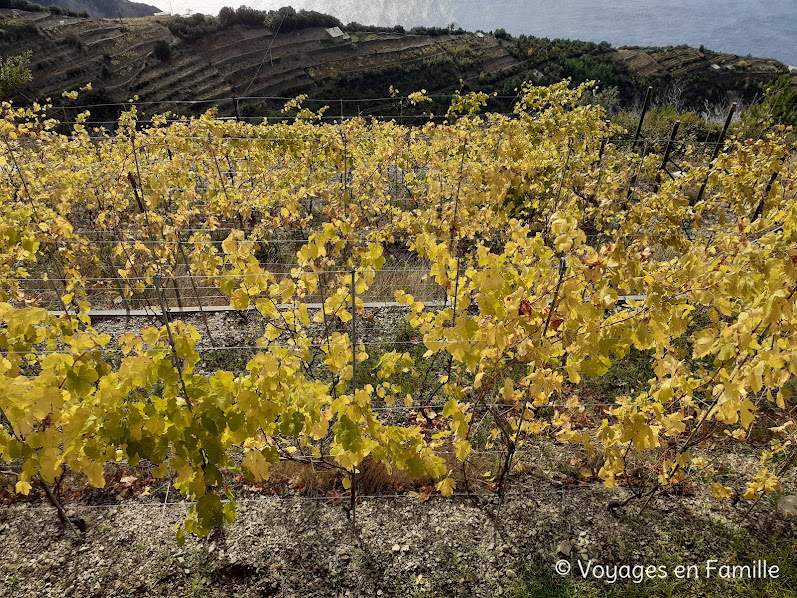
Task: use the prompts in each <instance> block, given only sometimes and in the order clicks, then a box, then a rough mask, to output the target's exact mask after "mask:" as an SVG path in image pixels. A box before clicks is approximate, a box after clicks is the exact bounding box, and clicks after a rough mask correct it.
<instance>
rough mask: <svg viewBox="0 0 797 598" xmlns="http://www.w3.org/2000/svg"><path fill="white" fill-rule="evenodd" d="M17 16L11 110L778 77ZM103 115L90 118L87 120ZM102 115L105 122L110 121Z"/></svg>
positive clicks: (399, 40)
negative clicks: (23, 79) (60, 103)
mask: <svg viewBox="0 0 797 598" xmlns="http://www.w3.org/2000/svg"><path fill="white" fill-rule="evenodd" d="M15 12H16V16H12V15H11V11H9V10H0V14H1V13H4V14H5V17H6V18H7V20H6V21H5V23H4V25H3V27H2V30H3V34H2V35H0V53H3V54H16V53H21V52H23V51H25V50H31V51H32V53H33V56H32V59H31V62H30V69H31V72H32V74H33V81H32V82H31V83H30V84H29V85H28V86H27V87H26V88H25V89H24V90H22V92H23V93H24V95H23V94H20V95H19V97H18V98H17V101H18V102H20V101H23V102H25V101H32V100H34V99H40V100H41V99H44V98H47V97H51V98H54V99H57V100H60V95H61V92H62V91H63V90H66V89H77V88H78V87H81V86H83V85H85V84H86V83H88V82H91V83H92V85H93V87H94V91H93V92H91V93H90V94H87V95H84V96H83V97H82V98H81V103H114V102H125V101H127V100H128V99H130V98H132V97H133V96H134V95H137V96H138V98H139V99H140V100H141V101H149V102H170V101H172V102H173V101H202V100H211V99H220V98H233V97H238V98H240V97H243V96H257V97H259V98H264V97H270V96H278V97H293V96H296V95H298V94H300V93H304V94H307V95H308V96H309V97H310V98H335V99H337V98H342V99H344V100H346V99H349V100H360V99H362V98H384V97H386V96H387V95H388V90H389V87H390V86H391V85H393V86H394V87H395V88H397V89H399V90H400V91H401V93H403V94H407V93H410V92H412V91H416V90H418V89H422V88H423V89H426V90H428V91H429V92H430V93H451V92H453V91H456V90H458V89H471V90H485V91H498V92H499V93H503V94H507V95H514V88H515V87H517V85H518V84H519V83H520V82H521V81H523V80H527V79H531V80H534V81H535V82H538V83H550V82H553V81H557V80H560V79H561V78H562V77H566V76H571V77H573V79H574V80H576V81H578V80H584V79H600V80H601V82H602V83H601V84H602V86H604V87H606V86H612V85H616V86H618V87H619V88H620V91H621V95H622V96H623V97H626V98H632V97H633V96H634V94H636V95H637V96H638V95H639V93H641V91H640V90H644V88H645V87H646V86H647V85H648V84H653V85H656V86H657V87H658V88H661V89H664V88H665V87H667V86H671V85H672V84H673V83H678V84H680V85H682V86H685V87H686V88H687V96H686V97H687V98H688V99H689V100H690V101H691V102H692V104H693V105H700V104H701V103H702V102H703V100H704V99H705V98H710V99H712V100H714V99H716V98H719V99H722V96H723V94H727V93H729V92H734V93H737V94H740V95H742V96H745V94H747V95H749V96H750V97H751V98H752V97H753V96H754V94H756V93H759V84H760V83H762V82H766V81H770V80H772V79H775V78H777V76H778V75H780V74H783V73H785V72H787V68H786V67H785V66H784V65H783V64H781V63H779V62H777V61H775V60H770V59H751V58H747V59H742V58H741V57H738V56H732V55H725V54H716V53H711V52H709V51H708V50H705V51H698V50H696V49H694V48H688V47H686V46H679V47H676V48H658V49H656V48H635V49H620V50H617V49H614V48H612V47H611V46H609V45H608V44H589V43H586V42H563V41H562V40H556V41H554V42H551V41H549V40H542V39H539V38H533V43H531V44H530V43H528V42H529V40H528V39H526V40H512V39H504V38H498V37H495V36H493V35H490V34H478V33H466V32H457V31H445V32H440V31H436V32H435V34H434V35H422V34H414V33H413V32H410V33H406V32H402V31H391V30H381V31H375V30H360V31H356V30H350V31H349V33H350V35H351V40H350V41H346V42H344V43H335V42H334V41H333V40H332V39H331V38H330V37H329V35H328V34H327V33H326V31H325V30H324V28H323V27H309V28H304V29H297V30H293V31H288V32H285V31H278V32H275V31H272V30H271V29H269V28H267V27H248V26H244V25H241V24H235V25H230V26H227V27H224V28H221V29H218V28H216V29H215V30H213V29H208V30H207V31H201V32H200V33H199V34H193V35H191V36H183V37H178V36H176V35H174V34H173V33H172V31H171V30H170V27H169V25H170V24H172V29H175V28H174V25H173V23H174V22H175V21H174V20H172V19H171V18H158V17H145V18H130V19H115V20H107V19H77V18H64V17H54V16H53V15H49V14H48V13H26V12H20V11H15ZM182 21H187V20H186V19H183V20H182ZM175 30H176V29H175ZM529 39H530V38H529ZM156 42H161V46H162V47H163V46H164V44H163V42H165V44H166V45H168V50H167V51H166V53H165V54H164V53H163V52H161V53H160V54H158V55H157V56H156V52H155V44H156ZM524 44H525V45H524ZM158 56H159V57H158ZM689 93H692V94H693V96H694V97H692V96H689ZM711 94H713V95H711ZM282 103H283V101H282V100H278V99H274V100H267V99H254V100H252V99H245V100H238V101H237V102H233V101H229V100H228V101H226V102H222V103H220V105H219V110H220V113H221V114H222V115H228V116H229V115H233V114H234V113H235V108H236V104H237V108H238V110H239V114H240V115H241V116H248V115H252V116H255V115H256V116H263V115H268V114H274V113H275V112H276V111H277V110H278V109H279V107H280V106H281V105H282ZM510 103H511V102H510V101H509V100H507V102H506V107H508V106H509V104H510ZM210 105H212V104H210V103H208V104H200V105H199V107H204V106H210ZM396 106H397V102H390V101H387V102H375V103H369V102H353V101H352V102H346V103H341V105H340V106H337V105H336V106H335V107H334V108H333V109H332V110H334V111H335V114H339V111H340V110H343V111H344V112H345V113H346V114H350V113H355V114H356V113H361V114H383V115H384V114H391V113H393V112H395V111H396V110H397V108H396ZM497 107H499V108H500V106H494V107H493V108H494V109H495V108H497ZM178 108H181V109H182V110H183V111H185V109H186V107H185V106H177V105H175V104H171V105H169V104H166V103H163V104H161V109H163V110H174V111H178V110H177V109H178ZM102 112H103V110H95V115H100V116H102V114H101V113H102ZM106 112H108V114H106V115H105V116H109V117H110V116H111V114H110V112H111V111H110V110H106ZM98 113H99V114H98Z"/></svg>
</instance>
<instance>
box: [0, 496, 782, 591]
mask: <svg viewBox="0 0 797 598" xmlns="http://www.w3.org/2000/svg"><path fill="white" fill-rule="evenodd" d="M172 497H173V498H172V501H173V500H175V498H176V500H178V501H179V497H175V495H172ZM616 497H617V495H615V494H614V493H612V492H611V491H609V490H608V489H605V488H602V487H600V486H598V485H591V486H587V487H577V488H571V489H565V488H556V487H554V486H552V485H546V484H540V485H538V486H536V487H535V488H533V489H532V490H530V491H528V492H526V493H524V495H522V496H516V497H511V498H509V499H508V500H507V501H506V503H505V504H504V505H503V508H502V509H501V512H500V514H499V517H498V519H497V525H496V523H495V522H494V519H493V517H492V516H491V515H490V514H488V513H492V514H493V515H494V513H495V505H492V507H490V508H488V509H486V511H485V510H483V509H481V508H477V507H476V506H474V505H473V504H472V503H471V502H470V501H469V500H467V499H465V498H453V499H444V498H442V497H437V496H435V497H432V498H431V499H429V500H426V501H424V502H420V501H419V500H418V499H417V498H412V497H402V498H382V499H377V498H368V499H366V500H364V501H363V503H362V504H360V505H359V506H358V507H357V511H356V515H355V517H356V519H355V521H352V520H351V519H347V517H346V515H345V513H344V512H343V511H342V509H341V508H340V507H338V506H333V505H332V504H331V502H330V501H328V500H315V499H309V498H302V497H293V498H278V497H272V498H258V499H253V500H250V501H243V502H241V503H240V504H239V507H238V517H237V519H236V521H235V522H234V523H233V524H232V525H231V526H229V527H228V528H227V529H226V532H225V538H224V539H220V538H216V539H215V540H201V541H200V540H196V539H189V540H188V541H187V542H186V544H185V546H183V547H182V548H181V547H178V545H177V543H176V541H175V526H176V525H177V524H178V523H179V521H180V520H181V518H182V517H183V516H184V515H185V512H186V511H187V508H188V506H187V505H186V504H185V503H180V502H172V501H170V503H169V504H167V505H165V506H164V505H163V504H160V503H157V502H139V501H143V500H145V499H144V498H141V497H139V498H136V497H135V496H133V497H131V498H127V499H124V498H121V497H118V500H117V502H118V504H105V505H95V506H82V507H72V508H70V509H69V512H70V514H71V515H74V516H78V517H80V518H82V519H83V520H84V521H85V523H86V532H85V534H84V536H83V538H82V539H80V540H77V539H76V538H75V537H74V536H73V535H72V534H71V532H68V531H66V530H65V529H64V528H63V527H62V526H61V524H60V523H59V521H58V519H57V517H56V514H55V512H54V510H53V509H52V508H51V507H50V506H49V505H48V504H46V502H44V501H43V500H42V501H36V502H28V503H16V504H12V505H6V506H3V507H2V508H0V545H2V546H3V556H2V557H0V561H2V566H1V568H0V594H2V595H5V596H37V597H38V596H156V595H160V596H285V597H288V596H297V597H298V596H302V597H307V596H319V597H321V596H324V597H326V596H330V597H333V596H334V597H339V596H497V595H511V596H521V595H537V594H524V593H523V590H524V585H523V584H524V583H527V582H528V580H529V576H536V577H539V576H541V575H542V576H548V577H551V576H553V575H554V574H553V566H554V565H555V563H556V562H557V561H558V560H559V559H564V560H567V561H568V562H570V563H572V564H573V567H574V569H573V573H572V574H571V575H568V576H563V578H562V579H563V580H564V581H567V582H568V583H571V582H572V580H573V578H574V577H575V578H577V577H579V573H578V569H577V568H576V565H577V564H578V563H577V561H579V560H581V561H583V562H588V561H589V560H593V562H595V563H603V564H629V565H637V564H642V565H664V566H667V567H670V568H672V567H675V566H676V565H678V564H684V565H689V564H692V563H698V564H700V563H703V562H704V561H706V560H707V559H717V560H718V562H719V563H723V562H736V561H738V562H744V561H746V560H748V559H755V558H769V562H770V563H772V562H776V561H777V559H778V558H781V559H784V558H785V559H789V558H791V559H792V560H793V559H794V553H793V552H792V553H791V556H789V555H788V553H787V554H786V556H784V555H783V553H779V555H775V554H773V553H772V552H770V553H769V554H758V555H757V554H756V553H755V550H759V549H760V550H770V551H772V550H773V549H774V548H773V547H775V546H777V545H779V544H778V542H780V541H783V542H786V543H787V544H788V543H789V542H791V543H792V545H793V544H794V538H795V531H797V526H796V525H795V520H794V519H793V518H791V517H790V516H789V515H786V514H785V513H784V512H782V510H779V509H778V508H777V507H776V506H775V505H774V504H773V503H772V502H770V501H764V502H762V503H761V504H760V505H759V507H758V508H757V509H756V510H755V511H754V512H753V513H751V514H750V515H747V516H745V511H746V509H747V505H745V506H742V505H739V506H738V507H737V508H735V507H733V506H731V505H730V504H729V503H728V502H727V501H726V502H725V503H724V504H721V503H718V502H717V501H714V500H712V499H711V497H710V496H704V495H694V496H670V497H658V498H656V499H654V500H653V501H651V503H650V504H648V506H647V508H646V509H645V511H644V512H643V513H642V515H639V507H640V505H639V503H632V504H631V505H629V506H628V507H626V508H625V509H623V510H621V511H620V512H618V513H617V514H616V515H613V514H611V513H610V512H609V511H608V510H607V504H608V503H609V502H610V501H611V500H612V499H614V498H616ZM619 497H622V494H620V495H619ZM764 539H766V540H764ZM740 547H747V548H749V550H750V551H752V552H749V553H747V554H743V552H742V551H743V548H740ZM773 559H774V560H773ZM777 562H779V561H777ZM782 566H783V570H782V572H783V574H784V575H785V574H787V572H788V571H791V572H792V573H793V569H789V563H784V564H783V565H782ZM789 574H791V573H789ZM795 582H797V579H791V581H790V582H789V583H791V586H792V587H795V586H794V583H795ZM594 583H595V584H596V587H597V588H598V590H600V589H601V582H600V581H595V582H594ZM696 583H697V582H696ZM604 586H605V584H604ZM604 589H605V587H604ZM651 595H653V594H651ZM676 595H686V594H680V593H678V594H676ZM769 595H774V594H769Z"/></svg>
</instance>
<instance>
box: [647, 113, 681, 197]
mask: <svg viewBox="0 0 797 598" xmlns="http://www.w3.org/2000/svg"><path fill="white" fill-rule="evenodd" d="M680 126H681V121H680V120H676V121H675V124H674V125H673V127H672V133H670V140H669V141H668V142H667V147H665V148H664V157H663V158H662V159H661V166H659V172H658V173H657V174H656V185H655V186H654V187H653V192H654V193H656V192H657V191H658V190H659V185H660V184H661V171H662V170H663V171H664V172H667V163H668V162H669V161H670V154H671V153H672V148H673V146H674V145H675V138H676V137H677V136H678V129H679V128H680ZM668 174H669V173H668Z"/></svg>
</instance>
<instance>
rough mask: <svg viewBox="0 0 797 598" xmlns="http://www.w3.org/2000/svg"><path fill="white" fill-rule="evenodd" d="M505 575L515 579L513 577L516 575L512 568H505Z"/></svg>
mask: <svg viewBox="0 0 797 598" xmlns="http://www.w3.org/2000/svg"><path fill="white" fill-rule="evenodd" d="M506 576H507V577H508V578H509V579H515V578H516V577H517V573H515V570H514V569H507V570H506Z"/></svg>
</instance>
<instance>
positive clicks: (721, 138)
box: [692, 102, 736, 205]
mask: <svg viewBox="0 0 797 598" xmlns="http://www.w3.org/2000/svg"><path fill="white" fill-rule="evenodd" d="M734 112H736V102H734V103H733V104H731V109H730V110H729V111H728V117H727V118H726V119H725V124H724V125H723V127H722V132H721V133H720V136H719V139H717V145H716V146H715V147H714V154H713V155H712V156H711V162H709V165H708V167H709V170H711V168H713V167H714V162H716V161H717V158H718V157H719V155H720V152H721V151H722V144H723V142H724V141H725V135H726V134H727V133H728V127H730V126H731V120H733V113H734ZM708 176H709V175H706V180H704V181H703V185H702V186H701V187H700V191H698V193H697V198H696V199H695V201H694V202H693V203H692V205H695V204H697V203H700V200H701V199H703V194H704V193H705V192H706V186H707V185H708Z"/></svg>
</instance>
